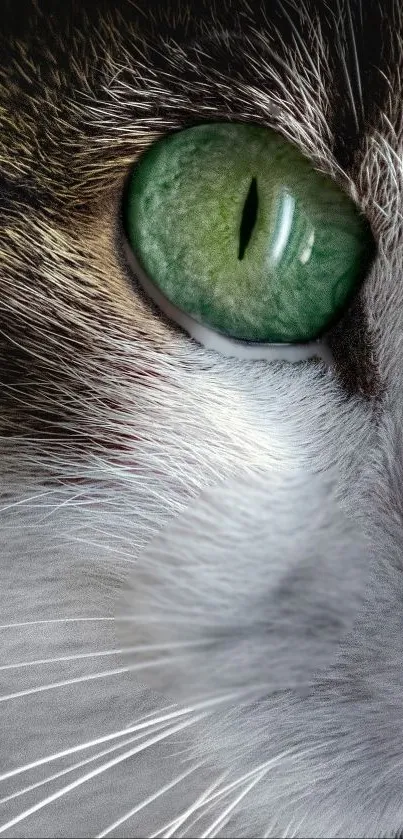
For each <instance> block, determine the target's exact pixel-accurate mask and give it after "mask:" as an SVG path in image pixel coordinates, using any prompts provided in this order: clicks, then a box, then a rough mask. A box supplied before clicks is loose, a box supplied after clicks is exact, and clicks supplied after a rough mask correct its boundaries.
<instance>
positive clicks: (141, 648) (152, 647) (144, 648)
mask: <svg viewBox="0 0 403 839" xmlns="http://www.w3.org/2000/svg"><path fill="white" fill-rule="evenodd" d="M203 644H204V642H203V641H178V642H176V643H174V644H141V645H138V646H137V647H123V648H122V649H115V650H99V651H97V652H94V653H77V654H76V655H63V656H58V657H57V658H37V659H33V660H32V661H19V662H17V663H16V664H2V665H0V671H1V670H18V669H19V668H22V667H34V666H39V665H43V664H59V663H61V662H63V661H81V660H84V659H87V658H89V659H91V658H101V657H102V656H105V657H106V656H113V655H130V654H131V653H139V652H152V651H156V650H171V649H180V648H184V647H188V648H189V647H190V648H192V647H199V646H202V645H203ZM169 660H170V661H171V660H172V659H169ZM160 661H161V659H157V660H156V664H158V663H160ZM134 666H135V667H141V666H142V664H141V663H139V664H138V665H134ZM144 666H145V667H147V666H152V664H150V663H149V662H144Z"/></svg>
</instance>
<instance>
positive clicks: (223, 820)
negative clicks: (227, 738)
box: [201, 766, 270, 839]
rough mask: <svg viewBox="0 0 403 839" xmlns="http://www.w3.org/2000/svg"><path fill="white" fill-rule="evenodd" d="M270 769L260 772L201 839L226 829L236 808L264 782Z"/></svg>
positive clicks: (208, 837) (208, 838)
mask: <svg viewBox="0 0 403 839" xmlns="http://www.w3.org/2000/svg"><path fill="white" fill-rule="evenodd" d="M269 769H270V767H269V766H268V767H267V768H266V769H263V771H262V772H260V773H259V775H258V776H257V777H256V778H254V779H253V781H251V782H250V784H248V785H247V787H246V789H244V790H242V792H241V793H240V794H239V795H238V796H237V797H236V798H235V800H234V801H232V802H231V804H229V805H228V807H226V808H225V810H224V812H223V813H222V814H221V816H218V818H217V819H216V820H215V821H214V822H213V823H212V824H211V825H210V827H209V828H207V830H206V831H205V832H204V833H202V834H201V839H210V837H211V836H213V835H214V831H215V830H217V828H219V829H221V827H224V825H225V824H227V823H228V821H229V817H230V816H231V813H232V812H233V811H234V810H235V807H237V806H238V804H239V803H240V802H241V801H242V800H243V799H244V798H245V796H246V795H248V793H249V792H250V791H251V789H253V787H255V786H256V784H258V783H259V782H260V781H261V780H262V778H264V776H265V775H267V773H268V772H269Z"/></svg>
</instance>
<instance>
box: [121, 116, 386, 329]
mask: <svg viewBox="0 0 403 839" xmlns="http://www.w3.org/2000/svg"><path fill="white" fill-rule="evenodd" d="M124 223H125V229H126V235H127V238H128V241H129V244H130V247H131V249H132V251H133V253H134V255H135V257H136V260H137V262H138V263H139V265H140V266H141V268H142V270H143V271H144V273H145V275H146V276H147V278H148V281H149V283H151V284H153V285H154V286H155V287H156V288H157V289H158V290H159V291H160V292H161V293H162V294H163V295H164V296H165V298H167V300H168V301H170V303H171V304H173V305H174V306H175V307H176V308H177V309H178V310H179V311H180V312H183V313H186V314H187V315H189V316H190V317H191V318H193V319H194V320H195V321H196V322H197V323H199V324H202V325H204V326H207V327H209V328H210V329H212V330H214V331H215V332H217V333H219V334H221V335H225V336H228V337H230V338H233V339H236V340H238V341H244V342H263V343H286V344H287V343H288V344H290V343H291V344H292V343H304V342H307V341H312V340H314V339H317V338H318V337H319V336H320V335H322V334H323V333H324V332H325V331H326V330H327V329H328V328H329V326H330V325H331V324H332V323H333V322H334V321H335V320H336V319H337V318H338V317H339V316H340V315H341V313H342V311H343V310H344V308H345V307H346V306H347V305H348V303H349V301H350V300H351V298H352V296H353V294H354V292H355V291H356V290H357V288H358V286H359V284H360V283H361V281H362V280H363V278H364V276H365V274H366V272H367V270H368V267H369V264H370V262H371V261H372V259H373V256H374V252H375V244H374V240H373V237H372V234H371V231H370V227H369V224H368V222H367V220H366V219H365V218H364V217H363V216H362V214H360V212H359V210H358V208H357V207H356V206H355V204H354V203H353V202H352V201H351V199H350V198H349V197H348V196H347V195H346V194H345V193H344V192H343V191H342V190H341V189H340V188H339V187H338V186H337V184H335V183H334V182H333V181H332V180H331V179H330V178H328V177H325V176H324V175H322V174H320V173H318V172H317V171H315V170H314V169H313V167H312V165H311V164H310V162H309V161H308V160H307V159H306V158H305V157H303V155H302V154H301V153H300V152H299V151H298V150H297V149H296V148H295V147H294V146H292V145H291V144H290V143H289V142H288V141H286V140H284V138H282V137H281V136H279V135H278V134H276V133H275V132H274V131H272V130H270V129H267V128H263V127H261V126H257V125H250V124H243V123H207V124H203V125H198V126H195V127H193V128H188V129H184V130H183V131H180V132H177V133H175V134H171V135H169V136H167V137H165V138H163V139H161V140H158V141H157V142H156V143H155V144H154V145H153V146H152V147H151V148H150V149H149V150H148V151H147V152H146V153H145V154H144V155H143V156H142V157H141V159H140V160H139V162H138V163H137V165H136V166H135V167H134V170H133V172H132V173H131V176H130V179H129V183H128V188H127V192H126V199H125V205H124Z"/></svg>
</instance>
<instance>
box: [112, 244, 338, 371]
mask: <svg viewBox="0 0 403 839" xmlns="http://www.w3.org/2000/svg"><path fill="white" fill-rule="evenodd" d="M123 249H124V253H125V256H126V259H127V261H128V264H129V266H130V268H131V269H132V271H133V273H134V275H135V277H136V278H137V279H138V281H139V283H140V285H141V287H142V289H143V290H144V291H145V293H146V295H147V296H148V297H150V298H151V300H152V301H153V303H155V304H156V306H158V308H159V309H160V310H161V312H163V314H164V315H165V316H166V317H167V318H169V319H170V320H172V321H173V322H174V323H175V324H176V325H177V326H180V327H181V329H183V330H184V331H185V332H187V334H188V335H189V336H190V337H191V338H193V339H194V340H195V341H197V343H199V344H201V345H202V346H203V347H205V349H207V350H214V351H216V352H219V353H221V354H222V355H226V356H229V357H231V358H239V359H245V360H248V361H251V360H259V361H288V362H291V363H295V362H299V361H307V360H309V359H313V358H317V359H318V358H319V359H321V360H322V361H324V362H325V363H326V364H327V365H328V366H333V363H334V361H333V355H332V352H331V350H330V347H329V346H328V344H327V343H326V338H325V337H323V338H322V339H318V340H316V341H309V342H308V343H305V344H286V343H284V344H265V343H260V342H252V341H237V340H235V339H233V338H228V337H226V336H225V335H222V334H220V333H219V332H215V331H214V330H213V329H210V328H209V327H207V326H205V325H204V324H200V323H199V322H198V321H196V320H195V319H194V318H192V317H191V316H190V315H188V314H187V313H186V312H182V311H181V310H180V309H178V308H177V306H175V305H174V304H173V303H171V302H170V301H169V300H168V298H167V297H165V295H164V294H163V293H162V292H161V291H160V290H159V289H158V288H157V287H156V286H155V285H154V283H153V282H152V281H151V280H150V279H149V277H148V276H147V274H146V273H145V271H144V269H143V268H142V267H141V265H140V263H139V262H138V260H137V259H136V257H135V255H134V253H133V251H132V249H131V247H130V245H129V243H128V242H127V240H126V238H124V239H123Z"/></svg>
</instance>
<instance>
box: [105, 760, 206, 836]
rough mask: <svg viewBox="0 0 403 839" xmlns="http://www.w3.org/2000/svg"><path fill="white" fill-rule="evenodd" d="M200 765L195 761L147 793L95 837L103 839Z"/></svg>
mask: <svg viewBox="0 0 403 839" xmlns="http://www.w3.org/2000/svg"><path fill="white" fill-rule="evenodd" d="M200 766H202V764H201V763H197V764H196V766H193V767H192V768H191V769H188V770H187V771H186V772H182V774H181V775H179V776H178V777H177V778H175V779H174V780H173V781H170V783H169V784H166V785H165V786H164V787H162V789H160V790H158V791H157V792H154V793H153V794H152V795H149V796H148V798H145V799H144V801H142V802H141V803H140V804H137V805H136V807H133V809H132V810H129V812H128V813H125V815H124V816H121V818H120V819H117V821H115V822H113V824H110V825H109V827H107V828H105V830H103V831H102V833H98V835H97V837H96V839H103V837H104V836H108V834H109V833H112V831H113V830H115V829H116V828H117V827H120V825H121V824H123V822H126V821H128V820H129V819H130V818H131V817H132V816H135V815H136V813H139V812H140V810H143V809H144V808H145V807H147V806H148V804H151V803H152V802H153V801H156V800H157V798H160V797H161V795H164V793H165V792H168V790H170V789H172V787H175V786H177V784H179V783H180V782H181V781H183V780H184V779H185V778H187V777H188V775H191V774H192V773H193V772H195V771H196V769H199V768H200Z"/></svg>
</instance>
